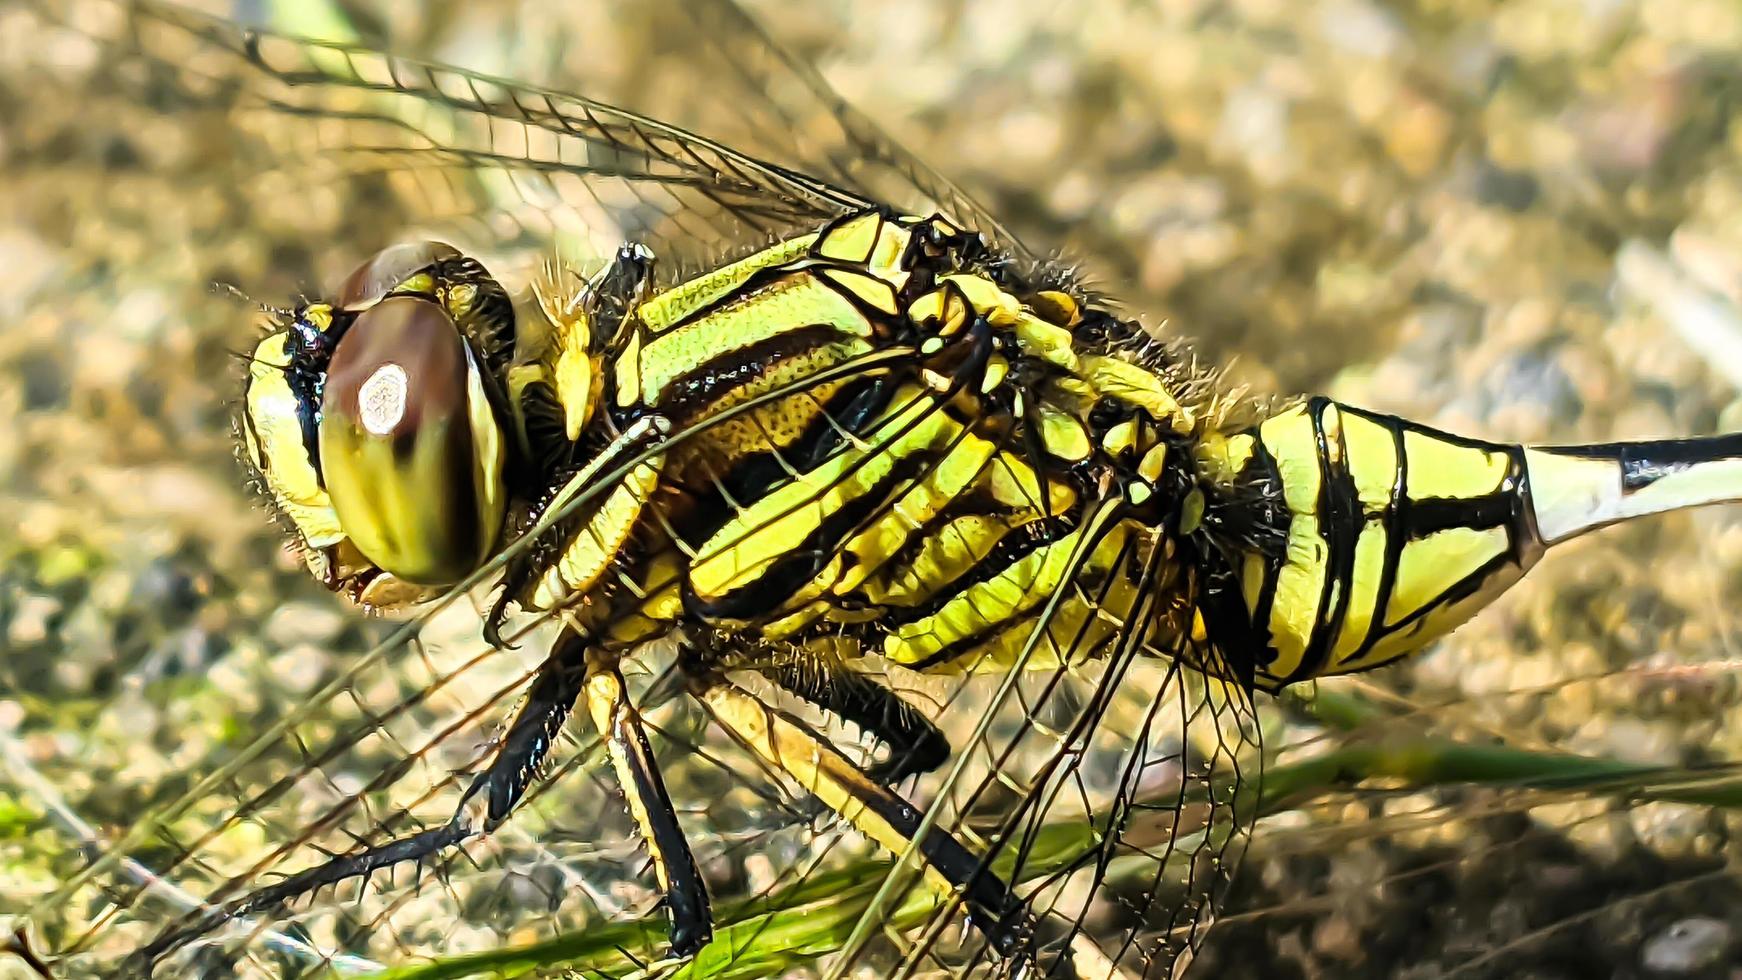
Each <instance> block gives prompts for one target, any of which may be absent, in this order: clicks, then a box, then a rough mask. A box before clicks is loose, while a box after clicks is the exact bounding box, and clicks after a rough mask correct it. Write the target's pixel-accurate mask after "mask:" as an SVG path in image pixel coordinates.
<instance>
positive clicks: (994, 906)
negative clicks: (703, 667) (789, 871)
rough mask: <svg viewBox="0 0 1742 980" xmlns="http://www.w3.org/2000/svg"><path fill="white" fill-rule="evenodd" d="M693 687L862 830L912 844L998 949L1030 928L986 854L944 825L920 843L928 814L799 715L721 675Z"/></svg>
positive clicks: (885, 843) (740, 733) (897, 847)
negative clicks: (770, 703)
mask: <svg viewBox="0 0 1742 980" xmlns="http://www.w3.org/2000/svg"><path fill="white" fill-rule="evenodd" d="M690 690H691V693H692V694H693V695H694V696H695V697H696V698H697V699H699V700H700V701H701V702H702V703H703V704H704V705H706V706H707V708H708V710H709V712H710V713H711V714H712V715H713V717H714V718H715V719H716V720H717V721H719V722H720V724H721V725H722V726H723V727H725V729H726V730H727V731H728V732H730V733H731V734H732V735H733V736H735V737H736V738H737V739H739V740H740V741H741V742H743V743H744V744H745V745H747V746H748V747H750V749H751V750H752V751H754V752H755V753H756V754H757V755H758V756H759V757H761V759H762V760H763V761H764V762H766V763H768V764H769V765H771V766H773V767H774V768H775V769H776V770H778V771H780V772H783V773H785V774H787V775H788V776H790V777H791V778H792V779H793V780H795V781H796V782H797V783H798V784H799V785H800V786H802V787H804V788H805V789H806V790H808V791H810V792H811V793H812V794H813V795H814V796H816V797H817V799H819V800H821V801H822V802H823V803H824V804H825V805H826V806H828V807H829V809H831V810H833V811H834V812H835V813H837V814H839V815H840V816H841V818H842V819H844V820H846V821H847V822H848V823H850V824H852V825H853V827H854V828H855V829H857V830H858V831H859V832H860V833H862V834H864V835H865V836H867V837H869V838H870V839H871V840H873V841H875V842H876V843H878V844H879V845H881V846H882V847H884V848H886V849H888V850H890V851H893V852H895V853H897V854H900V853H903V852H904V851H906V850H907V848H908V847H909V846H915V848H916V850H917V853H918V855H919V857H920V858H922V859H923V863H924V865H925V868H926V870H927V871H928V872H930V873H931V874H933V875H936V876H937V878H939V879H941V880H942V883H943V884H944V885H945V886H947V887H948V888H950V889H952V890H954V891H957V892H959V893H960V894H961V896H962V897H963V900H965V901H966V902H967V903H968V907H969V908H970V909H971V910H972V911H973V912H975V913H977V916H976V921H977V922H978V924H979V926H980V928H981V930H982V931H983V932H984V933H985V934H986V937H987V939H988V940H990V941H991V943H992V945H993V946H994V948H996V949H997V950H998V951H999V952H1000V953H1003V954H1009V953H1010V952H1012V951H1014V950H1016V949H1018V948H1020V946H1021V944H1022V942H1023V940H1024V937H1025V935H1026V933H1027V931H1028V922H1027V921H1026V917H1025V915H1024V913H1023V907H1022V902H1021V900H1020V899H1018V898H1017V897H1016V895H1015V893H1014V892H1012V891H1011V890H1010V887H1009V886H1008V885H1006V884H1005V883H1004V882H1003V881H1002V880H1000V879H999V877H998V875H997V874H996V873H994V872H993V871H992V870H991V869H990V868H989V867H987V865H986V862H985V861H984V860H983V859H982V858H980V857H979V856H978V855H976V854H974V853H973V852H972V851H970V850H968V848H966V847H965V846H963V845H962V843H961V842H960V841H958V840H956V839H955V838H954V837H953V836H951V835H950V834H949V833H948V832H947V831H945V830H943V829H942V828H933V829H932V830H931V832H930V833H928V834H926V835H925V837H923V838H922V839H920V840H919V841H918V842H917V844H915V843H914V836H915V834H916V832H917V831H918V829H919V826H920V821H921V819H922V818H923V816H924V815H923V814H922V813H921V812H920V811H919V810H918V809H916V808H915V807H914V806H913V805H912V804H910V803H908V802H907V801H906V800H905V799H903V798H901V797H900V796H899V795H897V794H896V793H894V792H892V791H891V790H889V789H888V788H887V787H885V786H883V785H882V784H881V783H879V782H877V781H876V780H875V779H872V778H871V777H870V776H869V775H868V774H867V773H866V772H865V771H864V770H862V769H860V768H859V767H858V766H856V765H854V764H853V762H852V760H850V759H848V758H847V757H846V756H845V755H843V754H842V753H841V751H840V750H839V749H836V748H835V747H834V746H833V745H831V744H829V742H828V741H827V740H826V739H824V738H823V737H822V736H821V735H819V734H818V733H817V732H816V730H815V729H813V728H811V727H810V726H809V725H807V724H805V723H804V722H803V721H801V720H800V719H798V718H795V717H793V716H792V715H790V714H788V713H786V712H784V711H781V710H779V709H777V708H771V707H769V706H768V705H766V704H764V703H762V702H761V701H760V700H758V699H757V698H755V697H754V696H752V695H751V694H749V693H748V692H746V691H744V690H743V689H742V688H739V687H737V686H736V685H734V684H732V683H731V682H729V681H726V680H724V679H722V678H720V677H717V676H712V675H704V674H697V675H692V677H691V679H690Z"/></svg>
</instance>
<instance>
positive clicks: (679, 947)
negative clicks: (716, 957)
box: [586, 660, 714, 958]
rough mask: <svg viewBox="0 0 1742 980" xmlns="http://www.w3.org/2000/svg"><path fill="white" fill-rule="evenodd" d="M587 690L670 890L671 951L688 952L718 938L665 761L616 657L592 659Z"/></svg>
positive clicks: (591, 711)
mask: <svg viewBox="0 0 1742 980" xmlns="http://www.w3.org/2000/svg"><path fill="white" fill-rule="evenodd" d="M586 695H587V713H588V714H590V715H591V716H592V718H593V724H595V725H597V726H598V729H599V735H600V736H601V737H602V738H603V739H604V740H605V747H606V749H607V751H608V752H609V753H610V756H611V765H612V766H613V767H614V768H615V769H616V771H617V782H618V784H619V785H620V786H622V787H623V795H624V796H626V797H627V798H628V800H629V813H630V815H631V816H633V817H634V818H635V824H636V826H637V827H639V828H640V830H641V837H642V839H643V840H644V841H646V842H647V849H648V852H649V853H650V854H651V855H652V857H653V871H654V875H655V877H657V878H658V879H659V887H660V889H661V891H663V892H664V893H665V906H666V909H667V910H668V911H669V912H670V914H671V951H672V953H674V954H675V955H677V956H680V957H686V958H687V957H689V956H691V955H693V954H694V953H695V952H696V950H698V949H701V948H702V946H703V945H704V944H706V943H707V941H708V940H709V939H710V938H712V936H713V931H714V922H713V914H712V912H711V911H710V910H709V907H708V892H707V889H706V888H705V887H703V885H702V876H701V872H700V871H699V870H698V869H697V868H696V861H695V857H694V855H692V854H691V853H690V847H689V842H688V841H686V840H685V839H684V835H683V830H682V829H681V828H680V827H679V826H678V823H677V813H676V811H675V810H673V809H672V805H671V797H670V796H669V795H668V794H667V793H666V790H665V781H664V780H663V779H661V778H660V775H659V761H658V760H657V759H655V758H654V755H653V748H652V746H651V745H650V744H649V742H648V740H647V731H646V729H645V728H643V727H642V724H641V715H640V713H639V712H637V711H636V710H635V706H634V705H632V704H630V703H629V698H628V695H627V694H626V693H625V692H624V690H623V676H622V675H621V674H619V673H618V672H617V666H616V664H615V663H614V662H606V661H603V660H601V661H599V662H595V663H592V664H590V665H589V669H588V672H587V682H586Z"/></svg>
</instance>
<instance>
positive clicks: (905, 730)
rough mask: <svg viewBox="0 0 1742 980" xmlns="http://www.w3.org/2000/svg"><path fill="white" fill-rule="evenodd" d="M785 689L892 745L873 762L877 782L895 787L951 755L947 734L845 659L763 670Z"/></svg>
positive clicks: (872, 774) (871, 770)
mask: <svg viewBox="0 0 1742 980" xmlns="http://www.w3.org/2000/svg"><path fill="white" fill-rule="evenodd" d="M763 676H764V677H767V678H768V679H769V680H770V681H773V682H774V683H775V684H776V685H778V686H779V687H780V688H781V689H782V690H785V691H786V692H787V693H789V694H792V695H793V696H795V697H798V698H801V699H803V700H805V701H808V702H810V703H811V704H813V705H816V706H817V707H818V708H821V709H822V710H824V711H827V712H829V713H830V714H833V715H835V716H837V717H839V718H842V719H844V720H846V721H850V722H852V723H853V724H855V725H857V726H859V727H860V728H861V729H863V730H864V731H867V732H870V733H871V735H872V736H874V737H875V738H877V739H878V740H879V741H881V742H883V743H884V744H885V745H887V746H888V747H889V758H887V759H885V760H884V761H882V762H879V763H877V764H875V765H872V766H869V767H867V768H866V769H865V770H864V772H865V775H866V776H869V777H870V778H871V779H872V780H873V781H875V782H877V783H880V784H882V785H884V786H893V785H895V784H896V783H899V782H901V781H902V780H903V779H906V778H907V777H909V776H914V775H918V774H920V773H927V772H931V771H932V770H934V769H936V768H937V767H938V766H941V765H943V764H944V761H945V760H947V759H948V758H949V757H950V743H949V740H948V739H946V738H945V737H944V733H943V732H941V731H939V730H938V727H937V726H936V725H934V724H932V723H931V720H930V719H928V718H926V716H925V715H923V714H921V713H920V711H919V709H917V708H915V707H914V706H913V705H911V704H909V703H907V701H906V700H904V699H903V698H902V697H901V696H900V695H898V694H896V693H895V692H894V691H891V690H890V689H889V688H887V687H885V686H883V685H882V684H879V683H878V682H877V681H876V679H874V678H872V677H869V676H867V675H865V674H864V673H862V672H860V671H857V670H854V669H853V668H851V667H848V666H846V665H845V664H841V663H836V662H834V661H830V660H824V659H821V658H814V659H811V660H806V661H803V662H798V663H789V664H782V665H780V666H778V667H774V668H771V669H768V670H765V671H763Z"/></svg>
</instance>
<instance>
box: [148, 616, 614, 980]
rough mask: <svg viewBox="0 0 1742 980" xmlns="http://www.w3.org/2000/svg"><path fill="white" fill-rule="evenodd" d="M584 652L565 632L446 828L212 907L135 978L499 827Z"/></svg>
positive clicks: (170, 931)
mask: <svg viewBox="0 0 1742 980" xmlns="http://www.w3.org/2000/svg"><path fill="white" fill-rule="evenodd" d="M584 653H585V646H584V644H583V643H582V642H581V640H580V638H579V637H578V636H576V635H575V634H574V633H572V632H569V631H565V632H564V633H563V635H562V637H561V638H560V639H558V641H557V643H556V646H555V647H554V648H553V649H552V651H551V654H550V657H549V658H548V659H546V660H545V662H544V665H543V666H542V667H540V668H539V674H538V677H537V679H536V680H534V681H533V684H532V688H531V690H529V691H528V692H527V695H526V700H525V701H524V702H522V704H521V706H520V711H519V713H518V714H516V715H515V718H514V723H513V724H512V725H510V726H509V729H508V733H507V735H506V736H504V737H503V739H502V744H501V747H500V748H498V749H497V751H496V757H495V758H494V759H493V760H491V762H490V767H489V768H488V769H486V770H484V771H483V772H481V773H479V774H478V775H477V776H475V777H473V779H472V784H471V786H469V787H468V788H467V790H466V794H465V796H463V797H462V798H461V800H460V805H459V807H458V808H457V809H456V810H455V812H454V816H453V818H452V819H450V820H449V821H448V822H447V823H444V824H442V825H440V826H437V827H431V828H429V829H428V830H424V831H420V832H418V833H415V834H410V835H407V836H405V837H398V838H395V839H393V840H390V841H388V842H386V843H384V844H377V845H375V846H373V847H368V848H365V849H363V850H361V851H357V852H355V853H352V854H344V855H340V856H339V857H335V858H333V859H332V860H330V861H328V862H326V863H325V864H320V865H316V866H315V867H312V868H307V869H305V870H303V871H299V872H297V873H296V874H293V875H291V876H289V877H288V878H285V879H284V880H282V881H279V882H277V883H275V884H273V885H269V886H267V887H265V888H260V889H257V890H255V891H253V892H250V893H248V894H247V895H244V896H242V897H241V898H239V899H235V900H233V901H230V902H226V903H224V904H223V905H220V906H215V907H208V908H207V909H205V910H204V911H203V912H201V913H200V914H199V915H197V916H195V917H193V918H192V919H191V920H186V921H184V922H183V923H181V924H178V925H175V926H172V927H170V928H167V929H165V930H164V931H163V932H161V933H159V934H158V936H157V937H156V938H155V939H153V940H152V941H151V942H150V943H147V944H146V945H145V946H142V947H140V948H139V949H138V950H137V951H136V952H134V953H133V955H132V956H131V957H130V958H129V964H130V965H131V969H130V971H129V974H130V975H131V973H140V974H146V973H149V972H150V967H151V965H152V964H154V963H155V962H157V960H159V959H160V958H162V957H163V956H164V955H166V954H168V953H169V952H171V951H173V950H174V949H176V948H177V947H179V946H181V945H182V944H184V943H186V942H189V941H191V940H193V939H197V938H199V937H200V936H202V935H204V934H206V933H208V932H210V931H211V930H213V929H216V928H217V927H219V926H221V925H223V924H224V923H225V922H228V921H231V920H232V919H236V918H239V917H243V916H249V915H255V914H258V913H261V912H265V911H268V910H272V909H277V908H280V907H282V906H283V905H284V904H285V903H287V902H290V901H293V900H294V899H296V898H298V897H300V896H302V895H307V894H309V893H311V892H314V891H316V890H318V889H321V888H325V887H327V886H328V885H336V884H338V883H339V882H342V881H345V880H347V879H350V878H366V877H368V876H369V875H371V874H374V873H375V872H376V871H380V870H381V869H383V868H389V867H392V866H394V865H398V864H403V863H405V862H407V861H412V862H422V861H424V860H426V859H428V858H430V857H433V856H434V855H436V854H439V853H441V852H442V851H445V850H447V849H448V848H450V847H453V846H455V845H457V844H461V843H464V842H465V841H466V840H468V839H470V838H472V837H475V836H477V835H478V834H480V833H483V832H486V831H489V830H492V829H494V828H495V827H496V826H497V825H498V824H500V823H501V822H502V821H503V820H504V819H505V818H506V817H507V816H508V814H509V813H510V812H511V811H513V809H514V807H515V805H516V804H518V803H519V802H520V798H521V796H522V795H523V794H524V793H525V791H526V787H527V785H528V784H530V783H531V781H532V778H533V777H534V776H535V775H536V774H537V772H538V767H539V765H540V764H541V763H542V762H543V761H544V757H545V756H546V754H548V753H549V751H550V747H551V745H552V744H553V742H554V741H555V738H556V734H557V732H558V731H560V730H561V729H562V726H563V723H564V721H566V720H567V719H568V716H569V712H570V711H571V710H572V709H573V708H574V705H575V701H576V699H577V698H578V697H579V696H580V692H581V687H582V682H583V679H584V677H585V673H584V672H585V668H586V664H585V659H584ZM480 797H482V804H483V813H482V818H483V819H478V816H479V814H478V813H477V809H476V804H477V801H479V798H480Z"/></svg>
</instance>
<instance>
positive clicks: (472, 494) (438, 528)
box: [239, 243, 507, 605]
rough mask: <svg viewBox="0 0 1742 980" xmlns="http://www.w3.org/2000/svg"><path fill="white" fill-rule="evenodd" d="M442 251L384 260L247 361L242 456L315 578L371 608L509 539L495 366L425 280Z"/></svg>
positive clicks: (452, 577)
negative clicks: (490, 369)
mask: <svg viewBox="0 0 1742 980" xmlns="http://www.w3.org/2000/svg"><path fill="white" fill-rule="evenodd" d="M448 254H453V255H457V254H458V253H456V252H453V250H452V249H451V248H450V247H449V246H445V245H437V244H433V243H429V244H423V245H418V246H397V247H395V248H390V249H386V250H384V251H382V252H380V253H378V254H377V255H376V256H375V257H373V258H371V259H370V260H369V261H368V262H365V263H364V264H363V265H362V266H359V267H358V269H357V270H356V271H355V272H353V273H352V274H351V276H350V277H349V278H347V279H346V280H345V283H344V285H343V286H341V288H340V289H339V291H338V292H337V298H336V299H335V300H334V301H333V302H330V303H328V302H320V303H309V304H305V305H303V306H301V307H299V308H297V309H296V310H295V311H294V312H293V314H292V315H291V317H290V318H289V322H288V323H284V324H281V325H280V326H279V328H278V329H276V330H274V331H273V332H271V333H269V334H268V335H267V336H266V337H265V338H263V339H262V340H261V341H260V343H259V344H258V345H256V347H255V349H254V354H253V356H252V358H250V363H249V369H248V378H247V385H246V392H245V396H244V399H243V405H242V417H241V420H240V424H239V428H240V429H241V434H242V441H243V452H244V455H245V458H246V460H247V462H248V463H249V464H251V465H252V467H253V468H254V470H255V472H256V473H257V474H258V476H259V480H260V483H261V484H262V486H263V488H264V489H265V491H266V492H267V493H268V495H270V496H271V498H272V499H273V502H274V503H275V504H276V506H277V507H278V509H279V510H280V511H281V512H282V513H283V514H284V515H285V516H286V517H288V518H289V520H290V523H291V524H293V525H294V526H295V530H296V533H297V535H298V536H299V537H300V538H301V539H302V540H301V543H302V544H303V545H304V553H305V557H306V558H307V560H308V562H309V566H310V569H311V570H312V571H314V573H315V574H316V576H317V577H319V578H321V579H322V580H323V581H324V582H325V583H326V584H327V585H328V586H329V587H330V588H333V589H335V590H342V591H347V592H349V593H351V594H352V596H353V597H354V598H357V599H359V600H360V601H363V602H365V603H368V604H370V605H382V604H398V603H399V602H403V601H405V599H406V598H409V597H414V596H410V595H409V594H410V593H417V594H419V595H421V593H422V592H423V591H424V590H423V589H422V588H419V587H436V586H444V585H451V584H453V583H455V582H458V581H459V580H461V579H462V578H464V577H465V576H466V575H467V574H468V573H469V572H471V571H472V570H473V569H475V568H477V567H478V566H479V565H480V564H482V563H483V562H484V561H485V560H486V559H487V558H488V557H489V556H490V554H491V552H492V550H493V549H494V547H495V544H496V540H497V537H498V535H499V534H500V532H501V528H502V522H503V514H504V512H505V510H506V504H507V491H506V487H505V477H504V469H505V467H506V465H507V445H506V442H505V438H504V434H503V429H502V426H501V423H500V421H499V420H498V419H497V416H496V409H495V407H494V406H493V405H492V403H491V400H490V398H489V397H488V396H487V394H486V385H487V381H486V379H485V376H484V372H485V370H486V369H485V367H484V366H483V364H482V363H481V360H480V358H479V356H478V355H477V354H476V352H474V351H473V349H472V345H471V343H470V342H469V341H468V339H467V337H466V336H465V334H464V333H463V332H462V331H461V329H460V328H459V327H458V326H457V325H456V323H455V321H454V317H453V315H452V314H451V313H450V312H449V310H448V308H447V307H446V306H445V305H444V302H443V300H442V298H441V295H440V291H439V290H437V289H435V288H434V286H433V284H432V283H430V282H429V281H428V280H429V276H428V271H427V270H428V268H429V266H430V264H431V262H432V261H434V259H435V258H440V257H444V256H446V255H448ZM386 597H391V598H392V599H393V601H392V602H388V603H383V602H381V601H379V599H381V598H386Z"/></svg>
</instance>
